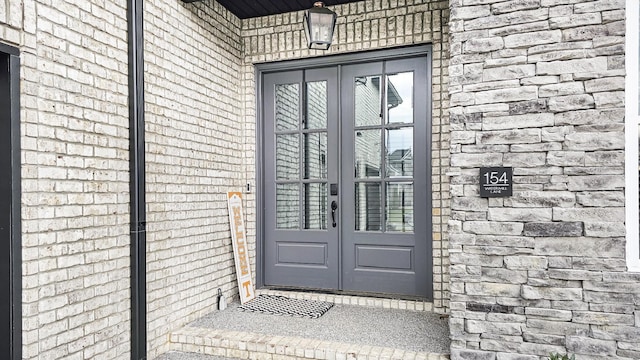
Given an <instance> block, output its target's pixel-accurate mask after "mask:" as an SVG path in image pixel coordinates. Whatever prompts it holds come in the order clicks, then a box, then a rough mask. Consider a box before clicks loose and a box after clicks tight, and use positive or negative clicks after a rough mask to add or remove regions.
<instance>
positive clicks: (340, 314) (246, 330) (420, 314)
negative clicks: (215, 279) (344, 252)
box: [158, 290, 449, 360]
mask: <svg viewBox="0 0 640 360" xmlns="http://www.w3.org/2000/svg"><path fill="white" fill-rule="evenodd" d="M258 294H273V295H283V296H289V297H292V298H299V299H310V300H319V301H329V302H334V303H335V306H334V307H333V308H331V309H330V310H329V311H328V312H327V313H326V314H324V315H323V316H322V317H320V318H318V319H308V318H298V317H290V316H276V315H268V314H260V313H251V312H244V311H241V310H239V309H238V306H239V304H237V303H234V304H231V305H230V306H229V307H228V308H227V309H226V310H224V311H214V312H212V313H210V314H208V315H206V316H205V317H203V318H201V319H199V320H197V321H195V322H193V323H191V324H189V325H187V326H186V327H184V328H182V329H179V330H178V331H175V332H174V333H172V334H171V337H170V342H171V349H173V350H174V351H173V352H169V353H166V354H163V355H162V356H160V357H159V358H158V360H219V359H226V358H230V359H234V358H235V359H238V358H240V359H266V360H285V359H300V358H306V359H318V360H346V359H356V358H357V359H402V360H414V359H424V360H441V359H448V358H449V355H448V353H449V327H448V323H447V319H446V317H443V316H442V315H440V314H436V313H433V312H432V311H431V309H432V306H431V304H430V303H427V302H423V301H410V300H393V299H380V298H367V297H355V296H341V295H328V294H317V293H299V292H282V291H271V290H266V291H265V290H262V291H258ZM203 355H205V356H203Z"/></svg>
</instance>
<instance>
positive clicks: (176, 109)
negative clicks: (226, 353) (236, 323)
mask: <svg viewBox="0 0 640 360" xmlns="http://www.w3.org/2000/svg"><path fill="white" fill-rule="evenodd" d="M241 45H242V44H241V41H240V21H239V20H238V19H237V18H236V17H235V16H233V15H231V14H230V13H229V12H228V11H227V10H225V9H224V8H222V7H221V6H220V5H218V4H217V3H215V2H213V1H205V2H199V3H193V4H185V3H183V2H181V1H176V0H155V1H146V2H145V62H146V64H145V65H146V66H145V70H146V71H145V86H146V88H145V101H146V104H147V105H146V109H145V110H146V143H147V145H146V156H147V158H146V160H147V168H146V173H147V186H146V189H147V203H148V204H147V207H148V214H147V220H148V226H147V231H148V234H147V241H148V248H147V249H148V257H147V261H148V265H147V266H148V269H147V270H148V271H147V274H148V278H147V282H148V283H147V291H148V296H147V301H148V314H147V317H148V327H147V329H148V338H149V356H150V358H154V357H155V356H156V355H157V354H159V353H161V352H164V351H165V350H166V349H165V348H164V347H163V346H164V345H166V343H167V334H168V333H169V332H170V331H171V330H174V329H176V328H179V327H180V326H183V325H185V324H186V323H187V322H189V321H192V320H195V319H196V318H197V317H199V316H202V315H204V314H206V313H207V312H210V311H213V310H215V309H216V304H217V303H216V295H217V289H218V288H221V289H222V290H223V292H224V293H225V294H226V295H227V298H231V297H232V295H234V294H235V295H236V296H237V293H238V290H237V286H236V284H235V270H234V265H233V255H232V249H231V238H230V236H231V235H230V232H229V217H228V210H227V197H226V196H227V195H226V194H227V191H230V190H235V191H240V190H242V184H244V182H245V177H244V167H243V160H242V156H243V155H244V154H243V152H242V144H243V139H242V135H243V134H242V122H241V121H240V112H239V110H238V109H239V108H240V107H241V105H242V103H241V102H240V101H239V100H238V99H239V98H240V95H239V94H240V87H239V85H238V84H239V83H240V72H239V68H240V54H241Z"/></svg>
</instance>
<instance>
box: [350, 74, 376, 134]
mask: <svg viewBox="0 0 640 360" xmlns="http://www.w3.org/2000/svg"><path fill="white" fill-rule="evenodd" d="M381 102H382V90H381V89H380V76H362V77H357V78H355V124H356V126H371V125H381V124H382V120H381V119H382V114H381V113H380V109H381Z"/></svg>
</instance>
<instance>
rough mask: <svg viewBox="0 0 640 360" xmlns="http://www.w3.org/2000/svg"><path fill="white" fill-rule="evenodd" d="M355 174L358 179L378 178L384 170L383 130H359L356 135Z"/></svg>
mask: <svg viewBox="0 0 640 360" xmlns="http://www.w3.org/2000/svg"><path fill="white" fill-rule="evenodd" d="M355 135H356V136H355V164H354V165H355V174H356V178H357V179H367V178H378V177H380V169H381V168H382V158H381V153H382V149H381V146H380V145H381V141H382V131H381V130H359V131H356V134H355Z"/></svg>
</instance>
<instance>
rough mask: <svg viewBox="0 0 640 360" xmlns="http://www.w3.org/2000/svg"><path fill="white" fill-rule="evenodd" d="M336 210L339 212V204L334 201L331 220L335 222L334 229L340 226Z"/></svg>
mask: <svg viewBox="0 0 640 360" xmlns="http://www.w3.org/2000/svg"><path fill="white" fill-rule="evenodd" d="M336 210H338V203H337V202H336V201H335V200H333V201H332V202H331V219H332V220H333V227H336V226H338V224H337V223H336Z"/></svg>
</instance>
